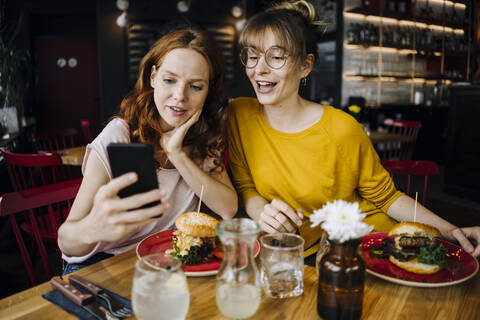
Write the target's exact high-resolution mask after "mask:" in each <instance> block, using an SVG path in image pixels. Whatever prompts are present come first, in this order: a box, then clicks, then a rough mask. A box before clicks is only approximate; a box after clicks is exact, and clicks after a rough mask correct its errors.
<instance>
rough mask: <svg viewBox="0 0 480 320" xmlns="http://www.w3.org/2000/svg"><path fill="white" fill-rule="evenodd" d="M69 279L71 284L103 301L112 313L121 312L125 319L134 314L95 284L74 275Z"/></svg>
mask: <svg viewBox="0 0 480 320" xmlns="http://www.w3.org/2000/svg"><path fill="white" fill-rule="evenodd" d="M68 279H69V281H70V284H76V285H78V286H80V287H81V288H83V289H85V290H88V291H89V292H90V293H91V294H93V295H94V296H97V297H99V298H101V299H103V300H104V301H105V302H106V303H107V304H108V307H109V308H110V312H111V313H113V314H115V313H114V312H116V311H120V312H121V313H120V314H122V316H125V317H126V316H130V315H131V314H132V311H131V309H130V308H127V307H126V306H124V305H122V304H120V303H119V302H117V301H116V300H115V298H113V297H111V296H110V295H109V294H108V293H106V292H105V290H104V289H103V288H102V287H100V286H98V285H96V284H95V283H93V282H90V281H88V280H87V279H85V278H82V277H80V276H77V275H74V274H72V275H71V276H70V277H69V278H68Z"/></svg>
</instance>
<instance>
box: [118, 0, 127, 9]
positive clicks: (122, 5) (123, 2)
mask: <svg viewBox="0 0 480 320" xmlns="http://www.w3.org/2000/svg"><path fill="white" fill-rule="evenodd" d="M128 5H129V3H128V0H117V8H118V10H122V11H125V10H127V9H128Z"/></svg>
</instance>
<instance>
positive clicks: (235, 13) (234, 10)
mask: <svg viewBox="0 0 480 320" xmlns="http://www.w3.org/2000/svg"><path fill="white" fill-rule="evenodd" d="M242 14H243V10H242V8H241V7H240V6H238V5H237V6H234V7H233V8H232V16H234V17H235V18H240V17H241V16H242Z"/></svg>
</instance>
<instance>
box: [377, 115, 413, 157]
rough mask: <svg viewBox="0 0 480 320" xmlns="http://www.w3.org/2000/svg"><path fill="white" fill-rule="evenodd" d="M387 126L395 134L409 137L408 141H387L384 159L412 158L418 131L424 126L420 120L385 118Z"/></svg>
mask: <svg viewBox="0 0 480 320" xmlns="http://www.w3.org/2000/svg"><path fill="white" fill-rule="evenodd" d="M384 124H385V126H386V127H387V129H388V131H389V132H390V133H393V134H397V135H401V136H405V137H409V138H408V139H407V141H398V142H391V143H387V144H386V145H385V146H384V148H383V152H382V159H383V160H412V158H413V152H414V150H415V143H416V141H417V137H418V132H419V131H420V128H421V127H422V123H421V122H420V121H402V120H392V119H385V121H384Z"/></svg>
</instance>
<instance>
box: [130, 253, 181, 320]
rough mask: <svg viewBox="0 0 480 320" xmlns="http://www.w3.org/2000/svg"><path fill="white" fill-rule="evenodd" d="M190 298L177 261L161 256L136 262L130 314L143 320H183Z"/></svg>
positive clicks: (148, 257)
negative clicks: (132, 313) (131, 312)
mask: <svg viewBox="0 0 480 320" xmlns="http://www.w3.org/2000/svg"><path fill="white" fill-rule="evenodd" d="M189 304H190V294H189V292H188V286H187V279H186V277H185V274H184V273H183V270H182V264H181V262H180V260H178V259H176V258H174V257H172V256H171V255H168V254H164V253H156V254H151V255H147V256H145V257H143V258H141V259H139V260H138V261H137V264H136V266H135V274H134V276H133V286H132V306H133V312H134V314H135V316H136V317H137V318H138V319H144V320H153V319H156V320H167V319H168V320H183V319H185V316H186V315H187V312H188V306H189Z"/></svg>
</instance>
